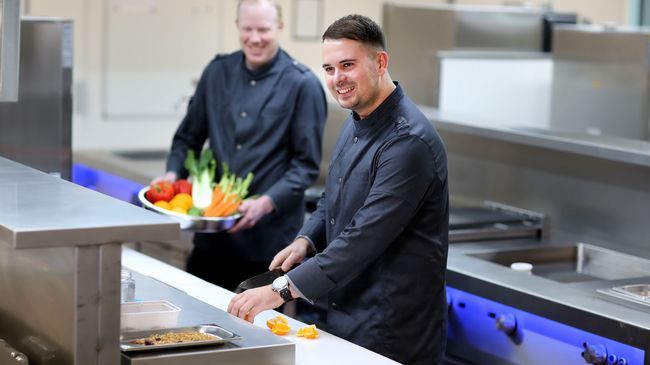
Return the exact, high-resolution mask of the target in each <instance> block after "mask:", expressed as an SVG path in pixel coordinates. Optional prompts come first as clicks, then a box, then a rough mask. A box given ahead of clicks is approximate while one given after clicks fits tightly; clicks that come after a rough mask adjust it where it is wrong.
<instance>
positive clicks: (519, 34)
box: [383, 3, 547, 106]
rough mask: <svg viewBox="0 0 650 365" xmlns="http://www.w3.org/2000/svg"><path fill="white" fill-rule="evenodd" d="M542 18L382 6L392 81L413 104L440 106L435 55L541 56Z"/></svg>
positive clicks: (505, 10) (528, 13) (530, 12)
mask: <svg viewBox="0 0 650 365" xmlns="http://www.w3.org/2000/svg"><path fill="white" fill-rule="evenodd" d="M546 12H547V11H546V10H545V9H541V8H526V7H514V6H468V5H445V4H435V5H397V4H390V3H389V4H385V5H384V12H383V14H384V15H383V27H384V30H385V33H386V41H387V46H388V51H389V52H390V55H391V63H390V72H391V76H392V77H393V79H395V80H398V81H400V82H401V83H402V84H403V85H404V86H405V88H406V90H407V92H408V94H409V96H410V97H411V98H412V99H413V100H414V101H415V102H416V103H418V104H422V105H428V106H438V83H439V66H438V57H437V52H438V51H443V50H503V51H541V50H542V40H543V34H544V30H543V18H544V15H545V14H546Z"/></svg>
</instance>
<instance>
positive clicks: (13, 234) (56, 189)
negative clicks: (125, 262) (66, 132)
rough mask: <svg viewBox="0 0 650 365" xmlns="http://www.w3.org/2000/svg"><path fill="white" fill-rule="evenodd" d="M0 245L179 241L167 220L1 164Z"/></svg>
mask: <svg viewBox="0 0 650 365" xmlns="http://www.w3.org/2000/svg"><path fill="white" fill-rule="evenodd" d="M0 171H1V173H0V185H1V186H2V187H3V188H2V189H0V200H1V201H2V202H3V206H4V208H3V209H1V210H0V243H2V242H4V243H6V244H8V245H10V246H12V247H13V248H16V249H21V248H42V247H57V246H82V245H91V244H92V245H96V244H101V243H115V242H132V241H137V240H143V239H169V238H170V237H178V234H179V227H178V224H174V223H173V222H172V221H170V220H169V219H166V218H164V217H162V216H159V215H156V214H152V213H151V212H147V211H145V210H144V209H139V208H137V207H134V206H132V205H130V204H127V203H124V202H121V201H118V200H116V199H113V198H110V197H108V196H105V195H102V194H97V193H95V192H93V191H90V190H87V189H84V188H82V187H80V186H77V185H75V184H72V183H70V182H67V181H65V180H61V179H59V178H56V177H54V176H50V175H47V174H44V173H42V172H40V171H37V170H34V169H31V168H28V167H26V166H24V165H21V164H18V163H16V162H13V161H11V160H7V159H4V158H0Z"/></svg>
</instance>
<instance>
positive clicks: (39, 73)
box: [0, 0, 73, 180]
mask: <svg viewBox="0 0 650 365" xmlns="http://www.w3.org/2000/svg"><path fill="white" fill-rule="evenodd" d="M12 1H13V0H9V2H7V1H6V0H5V6H7V5H8V4H11V2H12ZM0 4H1V2H0ZM8 25H9V24H5V25H3V27H4V26H8ZM72 35H73V34H72V22H71V21H68V20H60V19H55V18H35V17H23V18H22V19H21V20H20V82H19V87H18V101H16V102H0V156H3V157H6V158H9V159H12V160H14V161H17V162H20V163H23V164H25V165H28V166H31V167H34V168H36V169H38V170H41V171H43V172H47V173H53V174H55V175H57V176H60V177H62V178H64V179H66V180H69V179H70V169H71V159H72V147H71V145H72V91H71V84H72V62H73V59H72V56H73V53H72ZM7 45H8V43H7V44H3V45H2V47H3V50H2V55H3V56H4V54H5V53H4V47H5V46H7ZM14 72H17V70H14ZM12 76H16V77H17V76H18V74H17V73H16V74H15V75H14V74H12ZM5 77H6V76H5ZM3 79H4V80H8V79H5V78H4V77H3Z"/></svg>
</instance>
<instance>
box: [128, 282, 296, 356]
mask: <svg viewBox="0 0 650 365" xmlns="http://www.w3.org/2000/svg"><path fill="white" fill-rule="evenodd" d="M132 272H133V273H134V279H135V281H136V292H135V295H136V299H138V300H161V299H162V300H167V301H169V302H171V303H173V304H175V305H176V306H178V307H179V308H181V312H180V315H179V318H178V322H177V327H185V326H196V325H200V324H216V325H218V326H220V327H223V328H225V329H227V330H228V331H231V332H233V333H235V334H237V335H239V336H241V340H237V341H233V342H231V343H226V344H222V345H219V346H207V347H206V346H202V347H187V348H185V349H182V350H178V349H175V350H166V351H153V352H151V351H149V352H139V353H135V352H134V353H130V354H127V353H122V364H143V365H144V364H156V365H163V364H178V363H183V364H186V365H191V364H206V363H217V362H218V363H224V364H238V365H244V364H251V365H252V364H255V365H262V364H294V363H295V345H294V344H293V343H292V342H289V341H287V340H285V339H283V338H281V337H279V336H276V335H273V334H271V333H270V332H269V331H265V330H264V329H262V328H259V327H257V326H255V325H253V324H251V323H248V322H245V321H243V320H241V319H239V318H236V317H233V316H231V315H228V313H226V312H224V311H222V310H220V309H217V308H214V307H212V306H211V305H209V304H206V303H203V302H201V301H200V300H197V299H195V298H193V297H191V296H189V295H187V294H185V293H183V292H182V291H180V290H178V289H176V288H173V287H171V286H169V285H167V284H164V283H162V282H160V281H157V280H155V279H153V278H151V277H148V276H145V275H142V274H139V273H138V272H137V271H132Z"/></svg>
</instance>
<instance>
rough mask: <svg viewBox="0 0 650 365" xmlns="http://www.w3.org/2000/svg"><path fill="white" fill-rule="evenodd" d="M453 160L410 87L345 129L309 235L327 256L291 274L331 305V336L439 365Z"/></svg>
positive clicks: (399, 357)
mask: <svg viewBox="0 0 650 365" xmlns="http://www.w3.org/2000/svg"><path fill="white" fill-rule="evenodd" d="M448 225H449V210H448V190H447V160H446V153H445V148H444V146H443V143H442V141H441V139H440V137H439V136H438V134H437V132H436V131H435V130H434V128H433V126H432V125H431V123H430V122H429V120H427V118H426V117H425V116H424V115H423V114H422V113H421V112H420V111H419V110H418V108H417V107H416V106H415V104H414V103H413V102H412V101H411V100H410V99H409V98H408V97H407V96H406V95H405V94H404V93H403V91H402V89H401V87H400V86H399V85H397V88H396V89H395V90H394V91H393V92H392V93H391V94H390V96H389V97H388V98H387V99H386V100H385V101H384V102H383V103H382V104H381V105H380V106H379V107H378V108H377V109H376V110H374V111H373V112H372V113H371V114H370V115H369V116H368V117H366V118H364V119H361V120H359V119H358V116H357V115H356V114H355V113H352V115H351V116H350V117H349V118H348V120H347V121H346V122H345V124H344V126H343V128H342V130H341V133H340V136H339V139H338V141H337V144H336V147H335V149H334V152H333V154H332V159H331V163H330V171H329V174H328V176H327V182H326V190H325V194H324V195H323V198H321V200H320V202H319V203H318V209H317V211H316V212H315V213H314V215H313V216H312V217H311V219H310V220H309V221H308V222H307V223H306V224H305V226H304V227H303V228H302V229H301V232H300V234H301V235H304V236H307V237H309V238H310V239H311V240H312V241H313V243H314V244H315V245H316V246H317V247H318V248H320V249H323V248H324V249H323V250H322V252H320V253H318V254H316V256H314V257H313V258H310V259H309V260H307V261H305V262H304V263H303V264H301V265H300V266H298V267H297V268H295V269H294V270H292V271H291V272H289V274H288V275H289V278H290V279H291V282H292V283H293V284H294V285H295V287H296V288H297V289H298V290H299V291H300V292H301V293H302V294H303V295H304V296H305V297H306V298H308V299H316V298H319V297H322V296H324V295H326V294H328V295H329V297H328V299H329V310H328V313H327V325H328V329H329V330H330V331H331V332H332V333H333V334H335V335H338V336H341V337H343V338H345V339H348V340H350V341H352V342H354V343H356V344H359V345H361V346H364V347H366V348H369V349H371V350H373V351H376V352H378V353H380V354H383V355H385V356H387V357H390V358H392V359H395V360H396V361H399V362H402V363H405V364H436V363H437V362H438V361H439V360H440V359H441V356H442V354H443V352H444V342H445V336H446V312H447V311H446V304H447V303H446V295H445V287H444V285H445V268H446V263H447V241H448Z"/></svg>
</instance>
